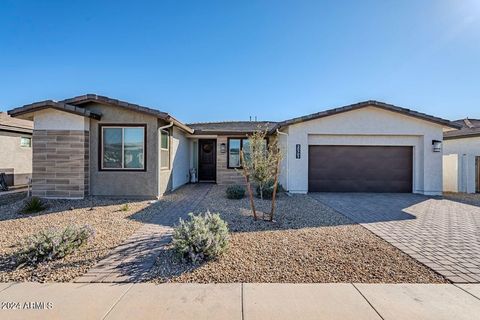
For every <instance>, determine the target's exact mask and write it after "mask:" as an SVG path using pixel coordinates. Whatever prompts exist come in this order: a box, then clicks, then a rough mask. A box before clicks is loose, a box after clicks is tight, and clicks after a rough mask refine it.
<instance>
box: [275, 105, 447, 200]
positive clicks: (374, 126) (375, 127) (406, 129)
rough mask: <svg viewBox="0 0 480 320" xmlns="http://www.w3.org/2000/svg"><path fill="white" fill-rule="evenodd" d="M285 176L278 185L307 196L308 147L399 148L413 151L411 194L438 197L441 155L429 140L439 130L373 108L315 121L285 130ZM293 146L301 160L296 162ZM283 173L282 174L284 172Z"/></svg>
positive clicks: (440, 134)
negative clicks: (299, 148) (374, 146)
mask: <svg viewBox="0 0 480 320" xmlns="http://www.w3.org/2000/svg"><path fill="white" fill-rule="evenodd" d="M286 139H287V140H288V154H287V158H286V159H285V160H284V164H285V166H286V164H287V162H288V168H289V169H288V172H286V175H282V177H281V181H287V180H288V184H287V189H288V190H289V191H290V192H293V193H305V192H308V145H331V144H343V145H397V146H398V145H403V146H412V147H413V148H414V177H413V181H414V182H413V185H414V186H413V190H412V191H413V192H415V193H422V194H429V195H440V194H441V193H442V189H443V188H442V184H443V181H442V153H441V152H433V150H432V146H431V143H432V140H442V139H443V128H442V126H441V125H437V124H434V123H431V122H428V121H423V120H420V119H416V118H413V117H409V116H405V115H402V114H399V113H395V112H391V111H386V110H383V109H380V108H376V107H365V108H362V109H358V110H353V111H350V112H345V113H340V114H336V115H332V116H329V117H324V118H319V119H315V120H311V121H307V122H302V123H298V124H294V125H291V126H289V127H288V138H286ZM296 144H300V146H301V158H300V159H296V157H295V152H296ZM284 172H285V171H284Z"/></svg>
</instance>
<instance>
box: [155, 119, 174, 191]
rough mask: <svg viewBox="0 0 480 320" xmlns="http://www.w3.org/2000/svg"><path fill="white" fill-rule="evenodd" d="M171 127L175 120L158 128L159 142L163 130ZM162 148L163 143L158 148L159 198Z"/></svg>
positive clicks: (160, 141)
mask: <svg viewBox="0 0 480 320" xmlns="http://www.w3.org/2000/svg"><path fill="white" fill-rule="evenodd" d="M171 127H173V121H170V123H169V124H167V125H165V126H163V127H159V128H158V143H162V130H165V129H168V128H171ZM168 147H170V141H169V142H168ZM160 150H161V145H158V150H157V155H158V163H157V170H158V172H157V177H158V195H157V198H160V187H161V186H160V183H161V177H160V175H161V171H162V169H160V166H161V163H162V159H160V157H161V156H162V152H161V151H160ZM169 154H170V152H169ZM169 160H170V159H169ZM170 170H172V171H173V168H170Z"/></svg>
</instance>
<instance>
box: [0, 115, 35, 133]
mask: <svg viewBox="0 0 480 320" xmlns="http://www.w3.org/2000/svg"><path fill="white" fill-rule="evenodd" d="M2 130H3V131H15V132H22V133H32V131H33V122H32V121H29V120H22V119H16V118H12V117H10V116H9V115H8V114H7V113H6V112H0V131H2Z"/></svg>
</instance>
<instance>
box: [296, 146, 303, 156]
mask: <svg viewBox="0 0 480 320" xmlns="http://www.w3.org/2000/svg"><path fill="white" fill-rule="evenodd" d="M301 153H302V152H301V146H300V145H299V144H297V145H296V146H295V158H297V159H300V157H301Z"/></svg>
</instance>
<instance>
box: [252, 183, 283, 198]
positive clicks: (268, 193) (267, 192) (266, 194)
mask: <svg viewBox="0 0 480 320" xmlns="http://www.w3.org/2000/svg"><path fill="white" fill-rule="evenodd" d="M274 183H275V181H274V180H270V181H269V182H268V183H267V184H266V185H265V186H263V199H269V200H270V199H272V197H273V185H274ZM282 191H283V187H282V185H281V184H280V183H278V184H277V194H278V193H279V192H282ZM256 193H257V197H258V198H260V197H261V194H260V186H259V185H257V188H256Z"/></svg>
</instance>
